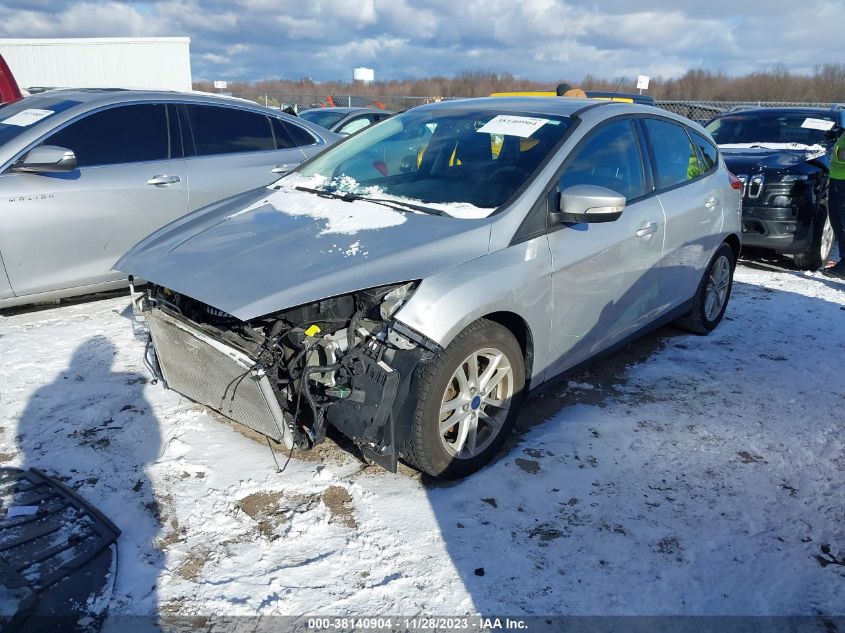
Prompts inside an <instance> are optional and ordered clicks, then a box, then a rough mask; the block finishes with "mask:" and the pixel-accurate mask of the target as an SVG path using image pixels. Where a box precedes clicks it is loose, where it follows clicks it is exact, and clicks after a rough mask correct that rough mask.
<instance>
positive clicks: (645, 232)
mask: <svg viewBox="0 0 845 633" xmlns="http://www.w3.org/2000/svg"><path fill="white" fill-rule="evenodd" d="M652 233H657V222H649V223H648V224H645V225H643V227H642V228H641V229H639V230H638V231H637V237H648V236H649V235H651V234H652Z"/></svg>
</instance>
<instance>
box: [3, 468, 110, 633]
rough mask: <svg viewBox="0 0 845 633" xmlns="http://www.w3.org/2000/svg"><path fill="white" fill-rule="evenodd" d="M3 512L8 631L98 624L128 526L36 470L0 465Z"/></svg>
mask: <svg viewBox="0 0 845 633" xmlns="http://www.w3.org/2000/svg"><path fill="white" fill-rule="evenodd" d="M0 517H2V518H0V629H2V630H3V631H4V632H5V631H58V630H62V631H64V630H75V629H74V627H75V626H76V625H77V624H78V623H79V622H80V621H81V620H87V621H89V622H90V623H92V627H93V625H97V627H98V623H99V622H101V621H102V618H103V617H105V614H106V607H107V605H108V600H109V598H110V596H111V589H112V587H113V585H114V578H115V570H116V568H117V550H116V548H115V546H114V543H115V541H116V540H117V538H118V536H120V530H118V529H117V527H115V525H114V524H113V523H112V522H111V521H109V519H108V518H106V517H105V516H104V515H103V514H102V513H100V512H99V511H98V510H97V509H96V508H93V507H92V506H90V505H88V504H87V503H86V502H85V501H84V500H83V499H82V498H81V497H80V496H79V495H77V494H76V493H75V492H73V491H72V490H70V489H69V488H67V487H66V486H65V485H64V484H62V483H60V482H58V481H56V480H55V479H53V478H51V477H48V476H47V475H45V474H44V473H43V472H42V471H40V470H37V469H35V468H33V469H30V470H21V469H18V468H0ZM92 627H89V630H92Z"/></svg>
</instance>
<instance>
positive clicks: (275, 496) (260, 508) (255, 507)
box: [237, 490, 318, 541]
mask: <svg viewBox="0 0 845 633" xmlns="http://www.w3.org/2000/svg"><path fill="white" fill-rule="evenodd" d="M317 501H318V497H317V496H316V495H285V493H283V492H282V491H279V490H272V491H266V490H262V491H260V492H254V493H253V494H251V495H247V496H246V497H244V498H243V499H240V500H239V501H238V503H237V507H238V509H239V510H241V511H242V512H243V513H244V514H246V515H247V516H248V517H249V518H250V519H252V520H253V521H255V522H256V524H257V525H256V528H257V529H258V531H259V532H260V533H261V535H262V536H264V537H266V538H268V539H270V540H271V541H272V540H275V539H277V538H279V536H280V535H279V534H276V528H278V527H279V526H280V525H283V524H285V523H287V522H288V520H289V519H290V517H291V515H292V514H294V513H302V512H308V511H309V510H311V509H313V508H314V506H315V505H316V504H317Z"/></svg>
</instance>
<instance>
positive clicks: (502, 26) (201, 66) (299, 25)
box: [0, 0, 845, 82]
mask: <svg viewBox="0 0 845 633" xmlns="http://www.w3.org/2000/svg"><path fill="white" fill-rule="evenodd" d="M842 24H845V1H843V0H837V1H823V2H812V1H811V2H808V3H806V4H803V3H798V2H794V1H786V0H769V1H767V2H765V3H762V4H761V3H760V2H742V1H741V0H732V1H728V0H709V1H708V2H701V1H700V0H695V1H688V0H677V1H675V2H667V1H664V0H639V1H630V0H627V1H626V0H594V1H593V2H575V1H571V2H565V1H558V0H522V1H519V0H461V1H455V0H419V1H416V2H410V1H408V0H346V1H344V0H305V1H303V0H299V1H297V2H289V1H286V0H285V1H278V0H234V1H224V0H150V1H145V2H101V1H83V2H72V1H69V0H3V3H2V5H0V37H14V38H21V37H109V36H156V35H158V36H175V35H180V36H181V35H187V36H189V37H191V53H192V68H193V74H194V79H227V80H230V81H233V80H258V79H271V78H277V77H280V78H291V79H296V78H301V77H311V78H313V79H315V80H334V79H350V78H351V76H352V68H354V67H355V66H369V67H372V68H374V69H375V71H376V79H404V78H408V77H424V76H431V75H435V74H444V75H447V76H449V75H454V74H457V73H459V72H461V71H464V70H485V71H494V72H510V73H513V74H515V75H517V76H520V77H526V78H530V79H537V80H540V81H549V82H556V81H558V80H560V79H568V80H575V81H577V80H578V79H580V78H581V77H583V76H584V75H585V74H587V73H592V74H594V75H598V76H601V77H607V78H615V77H623V76H625V77H629V78H630V77H635V76H636V75H637V74H640V73H642V74H647V75H651V76H662V77H665V78H668V77H674V76H678V75H680V74H683V72H684V71H685V70H687V69H688V68H697V67H704V68H709V69H711V70H722V71H725V72H727V73H728V74H745V73H747V72H751V71H755V70H766V69H769V68H771V67H773V66H775V65H782V66H785V67H786V68H787V69H789V70H792V71H796V72H810V71H811V70H812V69H813V67H814V66H815V65H816V64H820V63H824V62H831V61H832V62H840V61H843V60H845V44H843V39H845V38H843V37H842V36H841V28H842V27H841V25H842Z"/></svg>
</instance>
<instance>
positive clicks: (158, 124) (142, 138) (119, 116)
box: [41, 103, 180, 167]
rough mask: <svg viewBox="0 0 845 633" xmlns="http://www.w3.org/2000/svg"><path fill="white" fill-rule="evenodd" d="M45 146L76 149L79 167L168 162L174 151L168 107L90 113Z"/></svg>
mask: <svg viewBox="0 0 845 633" xmlns="http://www.w3.org/2000/svg"><path fill="white" fill-rule="evenodd" d="M41 144H42V145H57V146H59V147H65V148H67V149H70V150H73V153H74V154H75V155H76V163H77V165H78V166H79V167H93V166H98V165H120V164H124V163H141V162H149V161H157V160H167V159H169V158H171V157H174V156H178V155H180V152H179V151H178V149H177V148H173V150H172V151H171V139H170V134H169V132H168V126H167V106H166V105H165V104H163V103H145V104H139V105H127V106H118V107H116V108H109V109H108V110H101V111H99V112H94V113H93V114H89V115H87V116H85V117H83V118H82V119H79V120H78V121H75V122H73V123H71V124H70V125H68V126H67V127H65V128H62V129H61V130H59V131H58V132H56V133H54V134H51V135H50V136H48V137H47V138H46V139H45V140H44V141H43V142H42V143H41Z"/></svg>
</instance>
